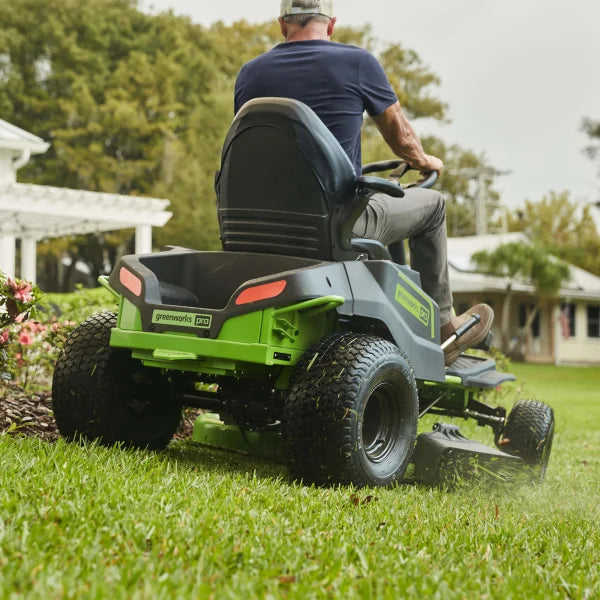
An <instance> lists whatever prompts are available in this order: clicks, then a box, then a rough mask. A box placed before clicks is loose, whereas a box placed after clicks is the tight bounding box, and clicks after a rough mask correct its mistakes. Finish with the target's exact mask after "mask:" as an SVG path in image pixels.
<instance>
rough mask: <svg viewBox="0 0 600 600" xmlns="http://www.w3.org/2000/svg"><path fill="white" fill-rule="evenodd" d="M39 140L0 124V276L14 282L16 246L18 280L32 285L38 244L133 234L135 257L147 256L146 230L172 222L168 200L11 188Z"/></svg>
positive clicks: (149, 237) (149, 232)
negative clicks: (124, 231) (68, 237)
mask: <svg viewBox="0 0 600 600" xmlns="http://www.w3.org/2000/svg"><path fill="white" fill-rule="evenodd" d="M48 147H49V146H48V144H46V143H45V142H44V141H43V140H42V139H40V138H38V137H37V136H34V135H32V134H30V133H28V132H26V131H24V130H22V129H19V128H18V127H15V126H14V125H11V124H10V123H7V122H6V121H3V120H1V119H0V271H3V272H4V273H5V274H6V275H9V276H11V277H14V275H15V259H16V241H17V239H19V240H20V241H21V277H22V278H23V279H27V280H29V281H35V280H36V247H37V242H38V241H39V240H42V239H48V238H54V237H61V236H65V235H81V234H86V233H99V232H104V231H115V230H118V229H128V228H135V251H136V253H146V252H151V251H152V227H162V226H163V225H164V224H165V223H166V222H167V221H168V220H169V219H170V218H171V216H172V213H170V212H168V211H167V210H166V208H167V207H168V206H169V204H170V203H169V201H168V200H162V199H157V198H142V197H136V196H124V195H121V194H107V193H101V192H88V191H82V190H71V189H66V188H57V187H49V186H43V185H32V184H24V183H17V182H16V179H17V177H16V174H17V171H18V170H19V169H20V168H21V167H23V166H25V165H26V164H27V163H28V162H29V159H30V157H31V155H32V154H41V153H43V152H46V150H47V149H48Z"/></svg>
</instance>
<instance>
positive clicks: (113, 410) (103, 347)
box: [52, 313, 182, 450]
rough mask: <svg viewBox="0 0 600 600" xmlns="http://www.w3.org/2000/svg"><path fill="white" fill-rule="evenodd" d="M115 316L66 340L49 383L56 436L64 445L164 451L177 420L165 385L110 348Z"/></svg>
mask: <svg viewBox="0 0 600 600" xmlns="http://www.w3.org/2000/svg"><path fill="white" fill-rule="evenodd" d="M115 326H116V316H115V315H114V314H113V313H102V314H99V315H95V316H93V317H90V318H89V319H87V320H86V321H84V322H83V323H82V324H81V325H80V326H79V327H77V329H75V331H73V333H72V334H71V335H70V336H69V339H68V340H67V342H66V344H65V348H64V350H63V352H62V354H61V356H60V358H59V359H58V362H57V364H56V369H55V371H54V378H53V381H52V404H53V408H54V417H55V419H56V424H57V425H58V430H59V431H60V433H61V434H62V435H63V436H64V437H65V438H67V439H69V440H73V439H79V438H83V439H87V440H98V441H99V442H101V443H103V444H105V445H110V444H114V443H116V442H122V443H124V444H125V445H126V446H133V447H137V448H149V449H154V450H157V449H161V448H164V447H165V446H166V445H167V444H168V443H169V441H170V440H171V438H172V437H173V434H174V433H175V431H176V429H177V427H178V425H179V421H180V420H181V412H182V410H181V405H180V404H179V403H178V402H177V401H175V400H174V399H172V398H171V397H170V393H169V391H170V390H169V388H170V385H169V380H168V379H167V377H166V376H165V375H163V374H162V373H161V372H160V371H159V370H158V369H152V368H148V367H144V366H143V365H142V363H141V362H140V361H138V360H134V359H133V358H132V357H131V353H130V352H129V351H127V350H121V349H117V348H111V347H110V345H109V342H110V332H111V330H112V328H113V327H115Z"/></svg>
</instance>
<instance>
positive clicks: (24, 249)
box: [21, 238, 37, 283]
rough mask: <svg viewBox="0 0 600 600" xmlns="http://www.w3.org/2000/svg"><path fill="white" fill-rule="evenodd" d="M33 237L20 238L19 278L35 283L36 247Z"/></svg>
mask: <svg viewBox="0 0 600 600" xmlns="http://www.w3.org/2000/svg"><path fill="white" fill-rule="evenodd" d="M36 246H37V240H36V239H34V238H22V239H21V279H25V280H26V281H31V282H32V283H35V280H36V273H37V269H36V250H37V248H36Z"/></svg>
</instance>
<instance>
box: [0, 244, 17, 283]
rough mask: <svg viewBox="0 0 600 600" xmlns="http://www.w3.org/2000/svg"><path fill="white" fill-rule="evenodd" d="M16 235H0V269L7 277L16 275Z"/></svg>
mask: <svg viewBox="0 0 600 600" xmlns="http://www.w3.org/2000/svg"><path fill="white" fill-rule="evenodd" d="M15 248H16V246H15V236H14V235H0V271H2V272H3V273H4V274H5V275H6V276H7V277H14V276H15V254H16V250H15Z"/></svg>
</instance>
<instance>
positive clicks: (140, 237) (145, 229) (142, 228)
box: [135, 225, 152, 254]
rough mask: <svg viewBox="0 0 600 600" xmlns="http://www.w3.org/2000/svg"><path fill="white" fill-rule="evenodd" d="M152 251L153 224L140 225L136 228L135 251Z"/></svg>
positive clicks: (142, 252) (140, 252)
mask: <svg viewBox="0 0 600 600" xmlns="http://www.w3.org/2000/svg"><path fill="white" fill-rule="evenodd" d="M150 252H152V225H138V226H137V227H136V228H135V253H136V254H149V253H150Z"/></svg>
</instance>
